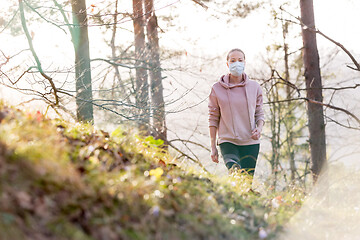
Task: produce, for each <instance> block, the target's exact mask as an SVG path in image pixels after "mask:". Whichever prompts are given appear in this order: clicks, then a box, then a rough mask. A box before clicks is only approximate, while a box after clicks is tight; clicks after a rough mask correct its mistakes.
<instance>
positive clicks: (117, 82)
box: [110, 0, 125, 99]
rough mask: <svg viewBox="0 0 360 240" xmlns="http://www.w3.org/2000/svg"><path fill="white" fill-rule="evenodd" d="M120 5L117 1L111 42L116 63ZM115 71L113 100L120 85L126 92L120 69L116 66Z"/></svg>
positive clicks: (113, 58) (112, 55) (112, 54)
mask: <svg viewBox="0 0 360 240" xmlns="http://www.w3.org/2000/svg"><path fill="white" fill-rule="evenodd" d="M118 4H119V0H116V1H115V13H114V25H113V28H112V36H111V41H110V46H111V57H112V60H113V61H116V45H115V40H116V33H117V19H118V14H119V12H118ZM114 69H115V76H114V81H113V86H112V91H111V96H112V99H115V97H116V96H115V89H116V86H117V85H119V86H120V87H121V90H122V91H125V87H124V85H123V84H122V81H121V76H120V71H119V67H118V66H116V65H114Z"/></svg>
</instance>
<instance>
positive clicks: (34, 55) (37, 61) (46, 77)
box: [19, 0, 59, 105]
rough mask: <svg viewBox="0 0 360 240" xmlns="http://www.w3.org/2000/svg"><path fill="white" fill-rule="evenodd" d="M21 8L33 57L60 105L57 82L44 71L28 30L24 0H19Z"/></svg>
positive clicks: (22, 19) (56, 102)
mask: <svg viewBox="0 0 360 240" xmlns="http://www.w3.org/2000/svg"><path fill="white" fill-rule="evenodd" d="M19 10H20V16H21V25H22V27H23V30H24V32H25V35H26V38H27V40H28V43H29V47H30V51H31V53H32V55H33V57H34V59H35V61H36V65H37V69H38V70H39V72H40V74H41V76H43V77H44V78H45V79H47V80H48V81H49V83H50V85H51V88H52V89H53V90H54V93H53V94H54V97H55V105H58V104H59V98H58V96H57V89H56V87H55V84H54V82H53V80H52V78H51V77H50V76H48V75H47V74H45V73H44V71H43V69H42V67H41V62H40V60H39V57H38V56H37V54H36V52H35V49H34V46H33V43H32V39H31V36H30V33H29V30H28V28H27V26H26V20H25V13H24V4H23V1H22V0H19Z"/></svg>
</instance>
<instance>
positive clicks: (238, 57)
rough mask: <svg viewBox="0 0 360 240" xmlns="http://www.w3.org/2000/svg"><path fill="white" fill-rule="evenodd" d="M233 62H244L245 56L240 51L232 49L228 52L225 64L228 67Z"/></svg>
mask: <svg viewBox="0 0 360 240" xmlns="http://www.w3.org/2000/svg"><path fill="white" fill-rule="evenodd" d="M233 62H244V63H245V56H244V54H243V53H242V52H239V51H234V52H232V53H230V54H229V60H228V61H227V62H226V65H227V66H228V67H229V64H231V63H233Z"/></svg>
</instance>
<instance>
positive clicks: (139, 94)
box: [133, 0, 150, 135]
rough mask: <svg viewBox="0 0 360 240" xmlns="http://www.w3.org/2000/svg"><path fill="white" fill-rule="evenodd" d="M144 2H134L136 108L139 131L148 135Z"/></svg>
mask: <svg viewBox="0 0 360 240" xmlns="http://www.w3.org/2000/svg"><path fill="white" fill-rule="evenodd" d="M143 3H144V2H143V0H133V11H134V16H133V24H134V35H135V58H136V61H135V66H136V107H137V108H138V113H139V114H138V127H139V130H140V131H141V132H142V133H143V134H145V135H147V134H148V127H149V125H150V106H149V84H148V75H147V70H146V68H145V67H146V64H145V52H146V47H145V33H144V32H145V30H144V28H145V27H144V26H145V17H144V9H143Z"/></svg>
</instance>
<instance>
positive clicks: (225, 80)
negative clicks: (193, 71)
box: [219, 73, 249, 88]
mask: <svg viewBox="0 0 360 240" xmlns="http://www.w3.org/2000/svg"><path fill="white" fill-rule="evenodd" d="M243 76H244V79H245V80H243V81H241V82H240V83H237V84H231V83H229V81H230V74H226V75H223V76H222V77H221V78H220V80H219V83H220V84H221V86H223V87H224V88H234V87H244V86H245V85H246V83H247V82H248V80H249V78H248V76H247V75H246V74H245V73H243Z"/></svg>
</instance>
